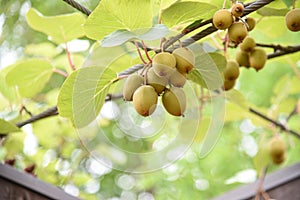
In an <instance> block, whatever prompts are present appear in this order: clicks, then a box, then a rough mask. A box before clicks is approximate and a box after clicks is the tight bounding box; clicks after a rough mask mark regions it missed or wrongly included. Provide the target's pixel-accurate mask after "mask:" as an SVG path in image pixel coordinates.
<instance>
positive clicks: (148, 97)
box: [133, 85, 158, 117]
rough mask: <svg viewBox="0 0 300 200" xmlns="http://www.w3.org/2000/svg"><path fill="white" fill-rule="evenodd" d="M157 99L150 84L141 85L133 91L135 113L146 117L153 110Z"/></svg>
mask: <svg viewBox="0 0 300 200" xmlns="http://www.w3.org/2000/svg"><path fill="white" fill-rule="evenodd" d="M157 99H158V96H157V93H156V91H155V89H154V88H153V87H152V86H150V85H143V86H141V87H139V88H138V89H137V90H136V91H135V92H134V94H133V105H134V108H135V110H136V111H137V113H139V114H140V115H142V116H144V117H146V116H149V115H151V114H152V113H153V112H154V111H155V109H156V105H157Z"/></svg>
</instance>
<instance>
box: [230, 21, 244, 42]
mask: <svg viewBox="0 0 300 200" xmlns="http://www.w3.org/2000/svg"><path fill="white" fill-rule="evenodd" d="M228 35H229V39H230V40H231V41H233V42H235V43H241V42H242V41H243V40H244V38H245V37H246V36H247V35H248V31H247V28H246V26H245V24H243V23H242V22H234V23H233V24H232V25H231V26H230V27H229V28H228Z"/></svg>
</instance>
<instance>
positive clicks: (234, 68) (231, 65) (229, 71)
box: [223, 60, 240, 80]
mask: <svg viewBox="0 0 300 200" xmlns="http://www.w3.org/2000/svg"><path fill="white" fill-rule="evenodd" d="M223 74H224V78H225V79H226V80H235V79H237V78H238V77H239V75H240V67H239V64H238V63H237V62H236V61H235V60H228V61H227V64H226V68H225V69H224V71H223Z"/></svg>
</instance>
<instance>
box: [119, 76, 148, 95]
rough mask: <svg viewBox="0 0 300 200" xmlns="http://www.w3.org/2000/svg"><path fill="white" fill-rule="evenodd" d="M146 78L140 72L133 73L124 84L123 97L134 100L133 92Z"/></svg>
mask: <svg viewBox="0 0 300 200" xmlns="http://www.w3.org/2000/svg"><path fill="white" fill-rule="evenodd" d="M143 82H144V78H143V77H142V76H141V75H139V74H131V75H130V76H128V77H127V79H126V81H125V83H124V86H123V98H124V100H125V101H132V96H133V93H134V92H135V91H136V89H138V88H139V87H140V86H142V85H143Z"/></svg>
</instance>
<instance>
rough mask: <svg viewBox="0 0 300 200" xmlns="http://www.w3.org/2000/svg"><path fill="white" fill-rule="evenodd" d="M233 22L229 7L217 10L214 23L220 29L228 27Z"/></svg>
mask: <svg viewBox="0 0 300 200" xmlns="http://www.w3.org/2000/svg"><path fill="white" fill-rule="evenodd" d="M232 23H233V16H232V14H231V12H230V11H229V10H227V9H221V10H218V11H217V12H215V14H214V16H213V24H214V26H215V27H216V28H217V29H219V30H225V29H227V28H228V27H229V26H230V25H231V24H232Z"/></svg>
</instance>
